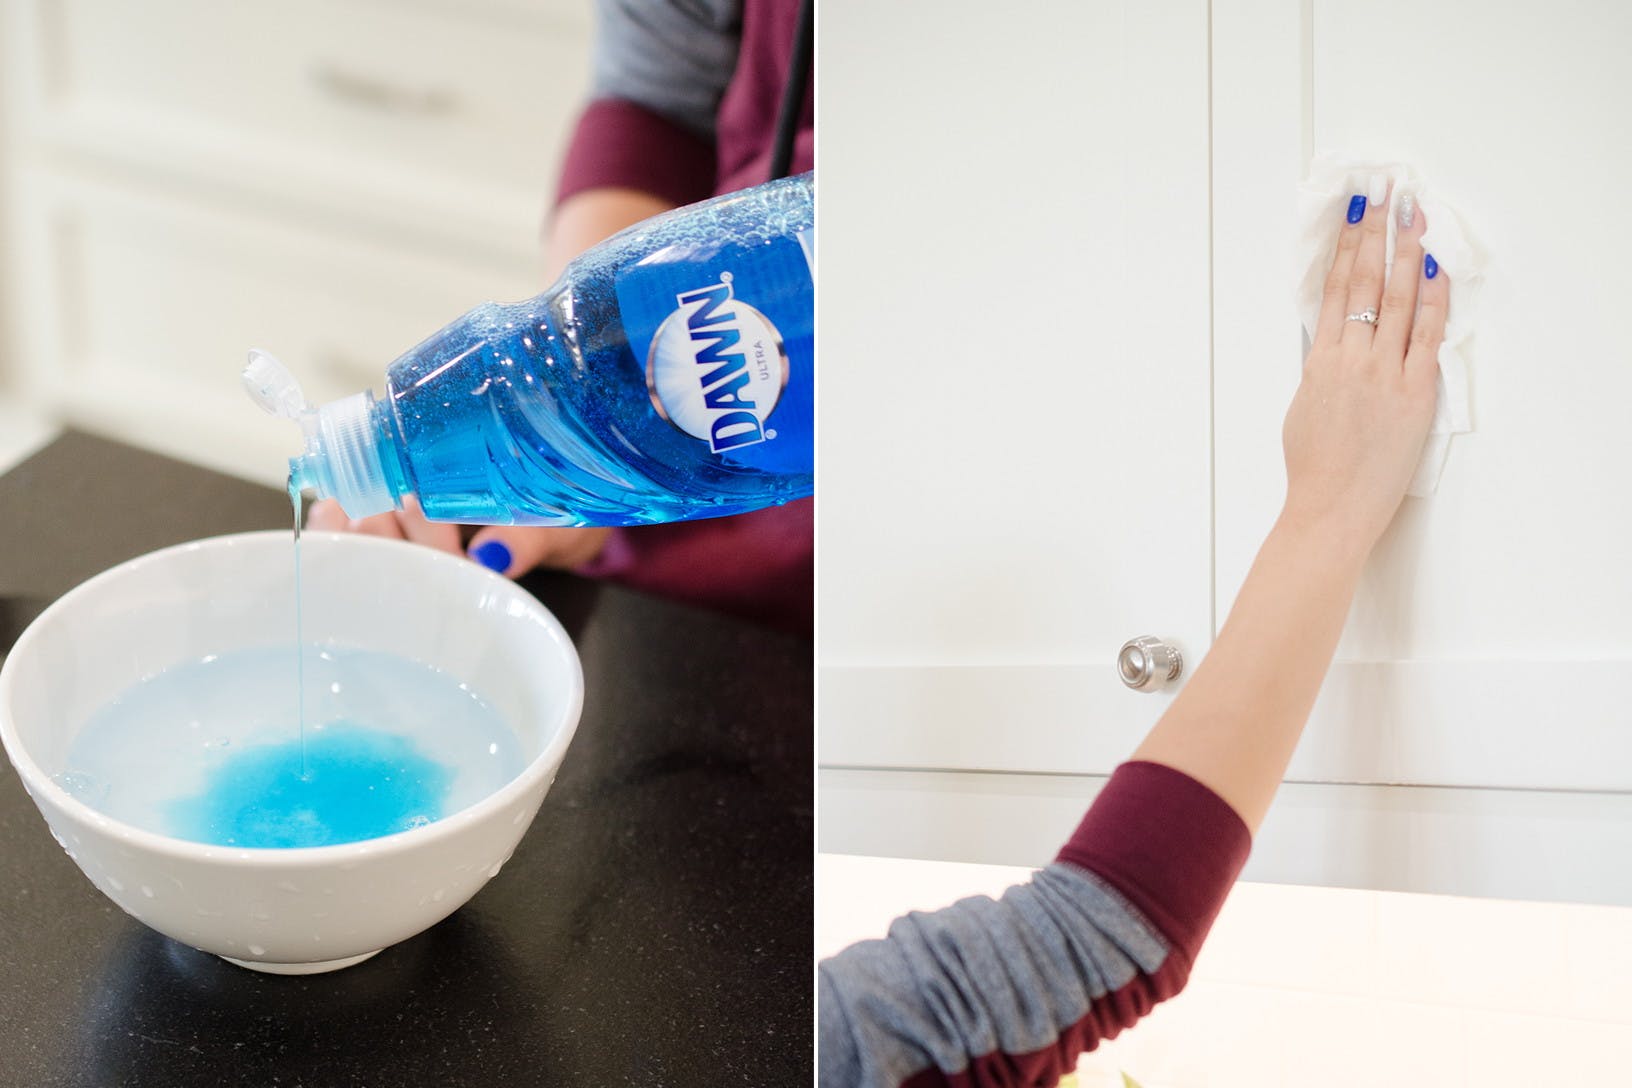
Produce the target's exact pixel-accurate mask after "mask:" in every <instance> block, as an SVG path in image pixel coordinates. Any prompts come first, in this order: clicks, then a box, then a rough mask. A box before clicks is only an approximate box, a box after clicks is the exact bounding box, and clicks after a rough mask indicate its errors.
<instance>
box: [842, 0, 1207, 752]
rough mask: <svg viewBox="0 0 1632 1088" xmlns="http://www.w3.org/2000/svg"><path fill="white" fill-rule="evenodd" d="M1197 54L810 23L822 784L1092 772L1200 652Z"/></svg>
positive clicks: (1017, 13) (1026, 23) (1017, 28)
mask: <svg viewBox="0 0 1632 1088" xmlns="http://www.w3.org/2000/svg"><path fill="white" fill-rule="evenodd" d="M1206 31H1207V10H1206V5H1205V3H1201V2H1199V0H1197V2H1190V3H1184V4H1164V5H1133V4H1130V5H1126V6H1125V7H1117V6H1114V5H1111V6H1106V5H1075V4H1069V5H1068V4H1038V5H1018V6H1015V7H1012V8H1008V9H1005V10H1004V11H1003V12H1002V14H1001V15H998V14H997V13H996V12H995V11H994V10H993V9H992V8H991V7H990V5H983V4H978V3H973V2H965V3H959V4H955V5H941V6H938V7H937V8H936V9H935V10H934V13H933V15H932V16H931V17H928V18H926V17H925V14H924V11H923V10H922V9H920V8H917V7H915V6H913V5H896V4H890V5H867V4H859V3H854V2H850V0H839V2H835V3H831V4H828V5H826V6H824V7H823V14H822V25H821V28H820V35H821V39H820V41H819V43H818V50H819V52H820V54H821V56H822V57H824V58H832V57H838V58H842V60H841V61H839V62H838V63H836V64H834V65H833V67H832V68H826V67H824V68H823V83H822V90H821V92H820V93H821V103H820V108H821V116H822V126H823V135H822V139H823V140H824V150H823V153H822V154H823V157H822V166H821V197H820V200H821V217H822V222H821V262H822V286H821V289H820V303H819V309H820V316H819V320H820V322H821V335H822V366H823V370H822V379H821V381H822V389H821V409H820V420H819V422H818V430H819V432H820V437H819V439H818V441H819V443H820V454H819V457H820V466H821V468H820V472H821V485H820V490H821V499H820V509H821V514H820V517H819V518H818V522H819V524H818V539H817V554H818V556H819V557H820V558H819V563H820V570H821V574H820V576H819V578H818V588H817V594H818V615H819V624H820V629H819V632H818V643H819V646H820V664H821V672H820V681H819V682H820V694H819V714H820V728H819V745H820V750H821V754H822V759H823V761H824V762H826V763H835V764H846V765H862V766H912V767H981V768H1003V769H1011V770H1048V769H1058V767H1059V759H1060V758H1061V756H1062V754H1069V757H1070V758H1071V759H1072V760H1073V761H1074V762H1075V764H1076V765H1077V766H1078V767H1079V769H1097V770H1102V771H1103V770H1109V769H1110V767H1112V766H1114V764H1115V763H1116V761H1117V760H1118V759H1119V758H1120V756H1121V754H1122V753H1124V752H1126V750H1127V749H1128V748H1129V747H1131V745H1132V743H1133V742H1134V740H1135V739H1136V738H1137V737H1138V736H1139V735H1140V734H1141V733H1142V732H1143V731H1144V730H1145V729H1146V728H1148V727H1149V725H1150V723H1151V722H1153V721H1154V720H1155V716H1156V714H1157V713H1158V712H1159V709H1160V707H1161V706H1162V705H1163V704H1164V703H1165V702H1166V700H1167V697H1166V696H1162V695H1140V694H1135V693H1133V692H1130V691H1128V690H1126V689H1125V688H1123V686H1122V685H1121V684H1120V683H1119V682H1118V680H1117V678H1116V674H1115V670H1114V668H1113V666H1112V660H1113V659H1114V657H1115V654H1116V651H1117V648H1118V647H1119V646H1120V645H1121V644H1122V643H1123V641H1125V640H1126V639H1128V638H1130V637H1132V636H1136V635H1142V634H1160V635H1164V636H1168V637H1171V638H1173V639H1174V640H1176V641H1177V642H1178V643H1179V644H1180V645H1181V646H1182V648H1183V649H1184V650H1185V651H1186V652H1189V653H1192V654H1195V653H1199V652H1201V651H1202V650H1204V649H1205V648H1206V645H1207V641H1208V638H1209V634H1210V630H1211V626H1212V603H1211V569H1210V565H1211V546H1210V541H1209V534H1208V523H1209V501H1210V499H1209V480H1210V476H1209V474H1210V463H1209V452H1208V420H1209V406H1208V328H1207V279H1208V268H1207V184H1208V180H1207V155H1206V147H1207V83H1206V57H1207V34H1206ZM824 63H826V62H825V61H824Z"/></svg>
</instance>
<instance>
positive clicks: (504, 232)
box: [0, 0, 591, 483]
mask: <svg viewBox="0 0 1632 1088" xmlns="http://www.w3.org/2000/svg"><path fill="white" fill-rule="evenodd" d="M590 30H591V27H590V5H589V3H588V0H475V2H454V0H422V2H420V3H415V4H400V3H393V2H389V0H336V2H317V0H293V2H289V3H278V4H273V3H264V2H256V3H242V4H215V3H210V2H208V0H156V2H154V3H150V4H140V5H133V4H124V3H118V2H115V0H16V2H10V0H8V2H5V3H0V105H3V106H4V117H3V118H0V200H3V205H4V207H3V211H4V216H3V218H0V238H3V240H4V245H3V246H0V259H3V260H4V263H5V267H4V277H3V278H4V281H5V285H6V289H7V292H8V295H9V296H10V298H9V299H8V300H7V301H8V302H9V305H8V306H7V307H6V311H7V314H8V316H9V318H10V319H11V322H12V325H13V327H12V328H10V329H8V330H7V331H8V337H7V341H8V343H7V347H8V355H9V356H11V357H10V358H8V359H7V360H5V362H4V365H5V368H6V369H5V373H4V374H3V375H0V378H4V379H5V381H3V382H0V393H5V394H8V395H9V396H12V397H18V396H20V397H21V399H22V400H23V402H24V404H25V406H28V407H31V408H33V409H34V410H36V411H38V412H40V413H43V414H47V415H49V416H52V417H55V418H59V419H62V420H65V421H67V422H71V423H74V424H77V425H81V426H86V427H90V428H93V429H95V430H98V431H101V432H103V433H106V434H110V435H113V436H115V437H119V438H122V439H125V440H128V441H132V442H136V443H138V444H141V445H145V446H149V447H152V448H155V449H158V450H160V451H163V452H167V453H171V454H174V455H178V456H182V457H185V458H187V459H189V460H194V461H197V462H200V463H204V464H208V465H211V466H213V467H216V468H219V469H222V470H225V471H230V472H234V473H238V474H240V475H245V476H248V477H251V478H255V479H261V480H265V481H266V482H269V483H276V482H281V479H282V470H281V469H280V468H279V466H280V465H281V464H282V463H283V461H284V458H286V457H287V455H288V453H289V452H290V443H291V442H292V441H293V440H294V436H293V433H292V432H291V431H290V430H289V429H288V427H287V425H282V426H280V425H278V424H276V423H273V422H272V421H269V420H263V419H261V418H259V415H258V413H256V412H255V410H254V409H253V407H252V406H251V405H250V404H249V402H248V400H247V399H246V398H244V397H243V395H242V393H241V392H240V390H239V388H238V385H237V371H238V369H239V367H240V366H241V365H242V362H243V358H244V353H245V351H246V350H247V349H248V348H249V347H252V346H258V347H262V348H265V349H267V350H270V351H272V352H274V353H275V354H277V355H279V356H280V357H282V358H283V359H284V360H285V361H286V362H287V363H289V364H290V366H291V367H292V368H293V369H294V370H295V372H296V373H297V374H298V375H299V376H300V377H301V378H302V380H303V382H305V383H306V385H307V387H308V389H309V391H310V392H311V393H312V395H313V396H322V395H334V394H339V393H347V392H355V391H356V390H358V389H361V388H364V387H366V386H368V385H371V384H372V385H376V386H377V385H378V384H379V382H380V379H381V376H382V375H383V374H384V370H385V367H386V365H387V364H388V363H389V362H390V361H391V360H392V359H394V358H395V357H396V356H397V355H398V354H399V353H400V352H402V351H403V350H406V349H407V348H409V347H411V346H413V345H414V344H415V343H417V342H418V341H419V340H421V339H423V338H424V337H425V336H426V335H428V334H429V333H431V332H433V331H434V330H435V329H437V328H439V327H440V326H441V325H443V324H444V323H446V322H447V321H449V320H451V319H452V318H453V317H456V316H457V315H458V314H460V313H462V312H464V311H465V310H467V309H469V308H470V307H471V306H474V305H476V304H478V303H480V302H482V301H484V300H486V299H497V300H503V301H509V300H514V299H518V298H523V297H526V296H528V295H531V294H533V293H535V292H537V291H538V290H539V289H541V288H542V287H543V286H544V285H543V283H542V282H541V278H540V274H539V273H540V263H541V262H540V257H539V253H538V248H539V247H538V231H539V226H540V223H541V221H542V218H543V212H544V209H545V207H546V202H547V200H548V197H549V194H550V192H551V190H552V188H553V186H554V182H555V176H556V173H557V170H558V162H559V156H560V154H561V152H562V151H563V150H564V149H565V146H566V142H567V139H568V136H569V134H570V126H571V124H572V121H573V119H574V117H575V115H576V113H577V111H578V109H579V107H580V106H581V104H582V102H583V99H584V96H585V94H586V93H587V91H588V87H589V59H590ZM6 386H9V388H6Z"/></svg>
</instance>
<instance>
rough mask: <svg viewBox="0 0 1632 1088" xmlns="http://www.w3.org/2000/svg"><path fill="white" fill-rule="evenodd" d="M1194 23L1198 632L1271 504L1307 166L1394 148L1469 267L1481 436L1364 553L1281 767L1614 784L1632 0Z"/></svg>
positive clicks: (1627, 655)
mask: <svg viewBox="0 0 1632 1088" xmlns="http://www.w3.org/2000/svg"><path fill="white" fill-rule="evenodd" d="M1213 35H1214V42H1213V45H1214V56H1213V59H1214V70H1213V81H1214V100H1213V101H1214V133H1213V136H1214V149H1215V151H1214V177H1213V183H1214V189H1213V196H1214V201H1213V206H1214V229H1215V235H1214V238H1215V249H1214V291H1215V295H1214V298H1215V322H1216V325H1215V329H1216V334H1215V356H1214V365H1215V378H1214V380H1215V397H1216V409H1215V419H1216V434H1215V448H1214V453H1215V457H1216V464H1217V472H1216V476H1217V485H1216V503H1217V558H1218V582H1217V605H1218V616H1219V619H1220V620H1222V618H1223V616H1224V610H1225V608H1227V606H1228V604H1229V602H1230V601H1231V600H1232V599H1233V598H1234V596H1235V593H1236V591H1237V589H1238V588H1239V586H1240V584H1241V581H1242V579H1243V578H1244V576H1245V573H1246V570H1247V567H1248V564H1249V563H1250V560H1251V558H1252V553H1253V551H1254V549H1255V548H1256V546H1257V544H1258V542H1259V540H1260V539H1261V537H1262V535H1263V533H1264V531H1265V529H1267V527H1268V526H1269V524H1270V522H1271V521H1272V520H1273V518H1274V515H1275V512H1276V510H1277V508H1278V506H1279V503H1280V501H1281V498H1282V495H1283V493H1284V491H1283V489H1284V477H1283V475H1282V471H1281V454H1280V447H1279V439H1280V435H1279V421H1280V418H1281V415H1282V413H1283V412H1284V410H1285V406H1286V404H1287V402H1288V400H1289V399H1290V397H1291V394H1292V391H1293V388H1294V387H1295V385H1296V383H1297V380H1298V373H1299V361H1300V357H1301V351H1302V345H1301V334H1300V330H1299V326H1298V321H1297V318H1296V316H1295V314H1294V311H1293V306H1292V302H1291V296H1292V290H1293V287H1294V285H1295V284H1296V281H1297V276H1298V274H1299V273H1300V272H1301V270H1300V269H1294V268H1293V267H1292V263H1291V258H1290V252H1291V238H1292V231H1293V225H1294V224H1293V216H1294V209H1295V194H1296V187H1297V184H1298V181H1299V179H1300V177H1301V176H1302V174H1303V172H1304V170H1305V167H1306V165H1307V163H1308V161H1309V158H1310V156H1311V154H1312V153H1315V152H1319V151H1326V150H1331V151H1336V152H1339V153H1343V154H1347V155H1353V156H1360V157H1379V158H1387V159H1403V160H1406V161H1410V162H1412V163H1414V164H1415V165H1416V166H1417V167H1418V168H1419V170H1420V172H1421V173H1422V174H1423V176H1424V178H1425V180H1426V181H1427V182H1428V184H1430V185H1431V186H1432V187H1433V188H1434V189H1435V190H1436V192H1437V193H1438V194H1439V195H1440V196H1442V197H1445V198H1448V199H1451V200H1453V201H1454V202H1455V203H1456V204H1457V205H1458V206H1459V208H1460V210H1461V211H1462V212H1463V213H1464V215H1465V218H1466V220H1467V224H1468V226H1469V228H1470V230H1471V231H1472V232H1475V233H1476V234H1477V236H1478V237H1479V238H1481V239H1482V240H1483V241H1484V243H1485V244H1486V246H1487V247H1488V249H1489V251H1490V255H1491V258H1492V263H1491V268H1490V274H1489V277H1488V279H1487V283H1486V286H1485V288H1484V292H1483V297H1484V300H1485V302H1486V305H1485V306H1484V307H1483V308H1482V310H1483V312H1482V316H1481V317H1480V319H1479V322H1478V325H1477V327H1476V330H1475V339H1474V343H1473V347H1472V350H1471V355H1472V389H1473V416H1474V425H1475V428H1476V429H1475V432H1474V433H1473V434H1471V435H1465V436H1460V437H1457V438H1456V439H1454V440H1453V442H1452V445H1451V452H1450V457H1449V460H1448V462H1447V464H1446V467H1445V471H1444V475H1443V478H1442V479H1441V482H1440V485H1439V489H1438V492H1437V493H1436V494H1434V495H1433V496H1431V497H1428V498H1423V499H1407V500H1406V503H1405V507H1404V509H1403V510H1402V511H1401V513H1400V516H1399V518H1398V519H1397V520H1396V522H1395V524H1394V526H1393V528H1392V529H1391V530H1390V531H1389V533H1388V535H1387V537H1386V538H1385V539H1384V541H1383V543H1382V545H1381V547H1380V548H1379V549H1378V552H1377V554H1376V555H1375V557H1374V558H1373V560H1372V563H1371V565H1370V567H1369V568H1368V570H1367V573H1366V576H1365V579H1364V582H1363V584H1362V586H1361V588H1360V592H1359V595H1358V598H1357V600H1356V603H1355V606H1354V610H1353V613H1352V614H1351V616H1350V621H1349V626H1348V629H1347V631H1346V633H1345V636H1344V639H1343V642H1342V645H1341V646H1340V648H1339V651H1338V660H1337V663H1336V665H1335V666H1334V668H1333V670H1332V674H1331V677H1330V679H1329V680H1328V682H1327V684H1326V687H1325V690H1324V692H1323V694H1322V696H1321V699H1320V702H1319V704H1318V705H1317V707H1316V710H1315V713H1314V716H1313V718H1312V719H1311V722H1310V725H1309V729H1308V732H1307V734H1306V736H1305V738H1304V742H1303V744H1302V745H1301V747H1300V748H1299V751H1298V754H1297V757H1296V759H1295V760H1294V762H1293V765H1292V768H1291V770H1290V773H1289V775H1288V777H1289V778H1290V779H1292V780H1301V781H1306V782H1322V781H1327V782H1331V781H1337V782H1360V783H1405V784H1412V785H1441V786H1479V787H1508V788H1515V789H1553V790H1578V791H1579V790H1587V791H1625V790H1629V789H1632V571H1629V569H1628V564H1627V545H1626V541H1627V538H1628V534H1629V533H1632V487H1628V486H1627V485H1626V482H1625V477H1626V472H1627V468H1628V466H1632V427H1629V426H1628V418H1629V417H1628V413H1629V406H1632V358H1629V356H1632V351H1629V348H1628V344H1629V342H1632V341H1629V332H1628V325H1627V319H1626V317H1627V314H1628V312H1629V311H1628V300H1632V263H1629V262H1628V259H1627V255H1628V253H1629V252H1632V226H1629V220H1628V218H1627V216H1626V213H1625V206H1626V200H1625V189H1626V184H1627V181H1626V179H1627V178H1628V177H1629V176H1632V141H1629V139H1628V138H1627V136H1626V134H1625V130H1624V127H1623V125H1622V123H1621V119H1620V114H1621V112H1623V110H1624V107H1625V105H1626V104H1627V103H1628V102H1629V101H1632V93H1629V77H1628V72H1627V66H1626V60H1625V55H1624V54H1625V43H1626V42H1627V41H1628V40H1632V6H1626V5H1620V4H1608V3H1602V2H1592V0H1576V2H1557V3H1550V4H1545V5H1532V4H1522V3H1502V4H1490V3H1480V2H1475V0H1463V2H1459V3H1440V4H1416V3H1409V2H1407V0H1376V2H1372V3H1366V4H1358V5H1356V4H1345V3H1340V2H1337V0H1313V2H1298V0H1220V2H1218V3H1215V4H1214V5H1213ZM1335 229H1336V228H1335V225H1334V230H1335Z"/></svg>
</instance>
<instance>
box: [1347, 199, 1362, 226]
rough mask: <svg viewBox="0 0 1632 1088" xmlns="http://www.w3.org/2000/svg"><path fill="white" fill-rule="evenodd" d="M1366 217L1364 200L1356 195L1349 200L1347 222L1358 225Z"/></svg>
mask: <svg viewBox="0 0 1632 1088" xmlns="http://www.w3.org/2000/svg"><path fill="white" fill-rule="evenodd" d="M1365 217H1366V198H1365V197H1364V196H1362V195H1360V194H1358V193H1356V194H1355V195H1354V196H1353V197H1350V198H1349V222H1350V223H1351V224H1352V223H1358V222H1360V220H1362V219H1364V218H1365Z"/></svg>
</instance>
